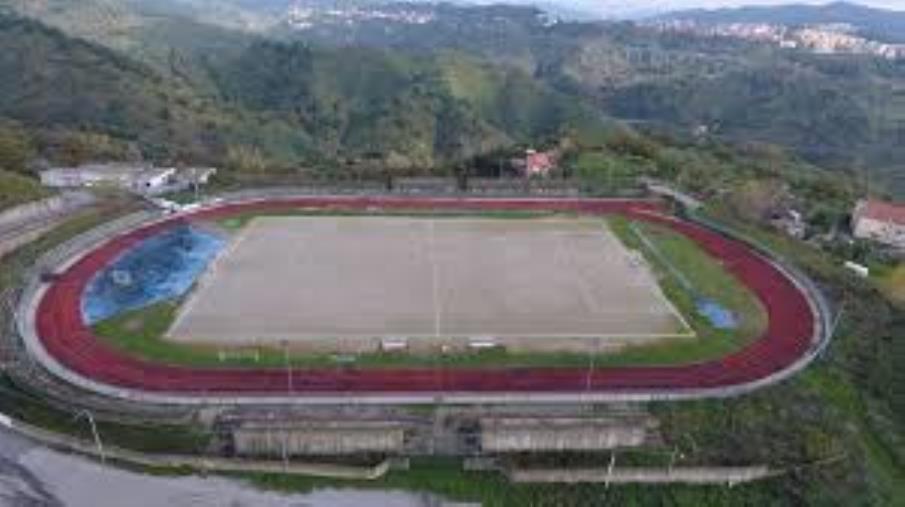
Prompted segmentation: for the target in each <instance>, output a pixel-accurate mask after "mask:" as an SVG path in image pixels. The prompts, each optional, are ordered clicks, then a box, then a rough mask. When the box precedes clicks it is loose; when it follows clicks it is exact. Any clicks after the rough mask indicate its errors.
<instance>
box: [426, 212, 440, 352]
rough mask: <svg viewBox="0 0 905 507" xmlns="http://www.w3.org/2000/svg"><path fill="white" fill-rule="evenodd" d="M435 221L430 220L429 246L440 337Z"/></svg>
mask: <svg viewBox="0 0 905 507" xmlns="http://www.w3.org/2000/svg"><path fill="white" fill-rule="evenodd" d="M434 223H435V222H434V221H433V220H431V221H429V222H428V224H430V227H429V231H430V232H429V235H428V238H429V239H428V248H429V251H430V253H429V256H430V263H431V289H432V292H433V300H434V337H435V338H439V337H440V301H439V297H438V295H437V290H438V289H437V259H436V255H435V249H436V245H435V242H434V236H435V233H434Z"/></svg>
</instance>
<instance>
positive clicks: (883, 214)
mask: <svg viewBox="0 0 905 507" xmlns="http://www.w3.org/2000/svg"><path fill="white" fill-rule="evenodd" d="M852 234H853V235H854V236H855V237H856V238H859V239H868V240H871V241H876V242H878V243H883V244H885V245H889V246H893V247H896V248H902V249H905V205H903V204H895V203H890V202H884V201H877V200H872V199H865V200H862V201H859V202H858V204H857V205H855V209H854V211H853V212H852Z"/></svg>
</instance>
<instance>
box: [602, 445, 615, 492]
mask: <svg viewBox="0 0 905 507" xmlns="http://www.w3.org/2000/svg"><path fill="white" fill-rule="evenodd" d="M615 468H616V453H615V452H610V464H609V466H607V467H606V480H605V481H604V483H603V486H604V487H605V488H606V489H609V488H610V479H611V478H612V477H613V469H615Z"/></svg>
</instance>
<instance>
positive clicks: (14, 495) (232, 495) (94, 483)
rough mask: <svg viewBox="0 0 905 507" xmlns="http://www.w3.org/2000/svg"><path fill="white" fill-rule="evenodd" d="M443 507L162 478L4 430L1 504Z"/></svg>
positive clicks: (427, 501)
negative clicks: (38, 442)
mask: <svg viewBox="0 0 905 507" xmlns="http://www.w3.org/2000/svg"><path fill="white" fill-rule="evenodd" d="M124 505H128V506H129V507H181V506H186V507H188V506H192V507H207V506H211V507H215V506H216V507H221V506H225V505H228V506H231V507H243V506H255V507H259V506H260V507H289V506H292V507H354V506H359V505H380V506H386V507H429V506H430V507H439V506H440V505H442V502H441V501H439V500H438V499H436V498H434V497H431V496H429V495H424V494H416V493H408V492H403V491H378V490H335V489H324V490H318V491H315V492H312V493H306V494H292V495H288V494H281V493H275V492H266V491H260V490H258V489H255V488H254V487H252V486H250V485H248V484H244V483H243V482H241V481H238V480H232V479H224V478H219V477H199V476H180V477H162V476H156V475H155V476H152V475H145V474H140V473H137V472H132V471H126V470H120V469H118V468H114V467H111V466H104V465H101V464H100V463H97V462H95V461H92V460H90V459H88V458H83V457H81V456H75V455H69V454H65V453H61V452H57V451H54V450H50V449H47V448H44V447H41V446H39V445H37V444H35V443H33V442H31V441H30V440H27V439H25V438H24V437H21V436H19V435H17V434H15V433H13V432H11V431H9V430H6V429H0V506H2V507H106V506H111V507H116V506H124Z"/></svg>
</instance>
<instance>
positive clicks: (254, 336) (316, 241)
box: [18, 196, 830, 405]
mask: <svg viewBox="0 0 905 507" xmlns="http://www.w3.org/2000/svg"><path fill="white" fill-rule="evenodd" d="M645 231H646V232H645ZM658 234H662V235H670V236H669V238H673V239H671V240H672V241H684V242H688V243H690V244H693V246H694V248H695V249H697V250H698V251H700V252H702V255H706V256H707V257H708V258H710V259H711V260H712V261H713V264H714V266H718V269H719V270H722V271H724V272H725V276H729V277H731V279H732V280H734V281H735V282H734V283H737V284H738V285H739V287H740V288H739V291H740V292H744V293H745V294H747V295H748V296H749V297H750V298H753V299H751V300H750V301H749V300H744V299H742V300H740V301H741V302H740V303H738V304H739V305H742V306H749V307H751V308H752V309H753V308H755V307H756V312H754V313H755V315H759V314H761V313H762V317H752V319H754V320H757V319H761V320H762V322H759V323H758V322H755V323H753V324H751V326H750V329H749V330H748V331H749V334H751V336H750V337H748V338H747V339H744V340H738V341H736V342H734V343H733V344H732V345H731V346H729V345H727V346H722V345H720V346H717V342H714V343H711V344H709V345H708V343H707V342H708V341H713V340H717V338H714V337H713V336H730V335H732V333H730V332H728V331H725V332H724V331H721V330H720V329H719V328H721V327H723V326H724V325H727V323H728V326H730V327H731V326H732V325H733V320H734V319H744V318H746V317H744V316H743V315H740V312H741V311H740V310H738V308H735V309H730V310H731V311H729V310H727V309H726V308H722V307H721V305H722V304H726V303H724V302H720V301H713V300H710V299H708V298H704V297H698V296H699V295H698V294H696V292H698V290H697V289H696V287H698V286H699V284H700V283H702V282H700V281H699V280H697V279H696V277H695V276H690V275H689V274H688V272H687V271H686V270H684V269H683V268H682V267H681V266H680V264H681V259H678V260H676V261H671V260H669V259H668V258H667V257H668V255H664V254H663V253H662V252H660V251H659V249H658V247H657V246H656V245H654V244H653V243H654V241H653V240H652V238H653V237H654V236H656V235H658ZM89 235H90V237H89V238H84V237H83V238H81V239H80V240H79V241H75V242H72V245H75V246H72V245H70V247H69V248H64V249H61V250H60V252H57V253H56V255H55V256H51V259H50V260H46V261H45V263H44V264H43V265H42V266H43V272H42V273H41V275H40V276H36V277H35V279H34V280H33V281H32V283H31V285H30V287H28V288H27V289H26V291H25V295H24V296H23V297H22V298H21V303H20V307H19V310H18V312H19V319H18V322H19V326H20V335H21V336H22V339H23V341H24V345H25V347H26V349H27V351H28V353H29V354H30V355H31V356H32V357H34V358H36V359H37V360H38V362H39V363H40V364H41V366H42V367H43V368H45V369H46V370H47V371H49V372H50V373H51V374H52V375H54V376H55V377H57V378H58V379H61V380H63V381H64V382H66V383H68V384H71V385H74V386H77V387H78V388H80V389H85V390H88V391H90V392H92V393H95V394H98V395H102V396H106V397H112V398H116V399H122V400H129V401H131V402H138V403H147V404H168V405H173V404H176V405H206V404H237V403H241V404H275V403H280V404H282V403H302V404H318V403H323V404H335V403H363V404H369V403H413V404H418V403H431V404H433V403H439V402H449V403H482V402H487V403H508V402H514V403H517V402H533V401H551V402H557V401H565V402H575V401H601V402H606V401H644V400H668V399H688V398H700V397H721V396H731V395H736V394H740V393H744V392H748V391H751V390H753V389H756V388H758V387H761V386H763V385H767V384H770V383H773V382H775V381H778V380H780V379H782V378H785V377H787V376H789V375H790V374H792V373H794V372H796V371H798V370H800V369H801V368H803V367H804V366H806V365H807V364H808V362H809V361H810V360H811V359H813V358H814V357H815V356H816V354H818V353H819V351H820V350H821V348H822V347H823V346H824V344H825V343H826V340H827V338H828V336H827V335H828V331H829V327H830V325H829V322H828V315H829V312H828V311H827V310H826V309H825V308H824V305H823V304H822V303H821V299H820V297H819V292H818V291H817V290H816V289H815V288H813V287H812V286H811V285H810V283H809V282H808V280H807V279H806V278H804V277H802V276H801V275H798V274H797V273H793V272H791V271H790V270H789V269H788V268H786V267H784V266H783V265H782V264H781V263H779V262H778V261H776V260H775V259H773V258H771V257H770V256H769V254H767V253H766V252H763V251H760V250H759V249H758V248H756V247H755V246H753V245H752V244H751V243H749V242H746V241H743V240H741V239H738V238H736V237H734V236H733V235H732V234H731V233H729V232H727V231H722V230H717V229H715V228H714V227H712V226H710V225H707V224H704V223H700V222H698V221H696V220H692V219H687V218H682V217H680V216H677V215H674V214H672V213H671V212H670V211H669V209H668V207H667V205H666V204H665V203H664V202H661V201H657V200H645V199H636V200H621V199H590V198H582V199H578V198H519V199H511V198H492V199H491V198H459V197H455V198H453V197H418V196H414V197H413V196H368V197H361V196H345V197H343V196H329V197H325V196H275V197H267V198H233V199H229V198H227V199H224V200H218V201H214V202H211V203H209V204H206V205H204V206H202V207H198V208H195V209H190V210H186V211H183V212H180V213H174V214H170V215H166V216H164V217H157V218H154V219H151V220H143V221H138V222H134V221H133V222H128V221H127V222H126V223H123V224H115V225H111V226H110V227H109V228H107V229H105V230H102V231H93V233H92V234H89ZM174 245H175V246H174ZM161 248H163V250H160V249H161ZM167 248H170V249H171V250H167ZM172 248H177V249H180V248H181V249H182V251H185V252H188V254H186V255H184V256H183V257H180V259H181V260H179V261H178V262H177V261H174V260H173V259H174V256H173V255H160V254H159V253H158V254H154V252H155V251H158V252H160V251H163V252H172V251H173V250H172ZM155 249H156V250H155ZM155 259H156V260H155ZM655 265H656V266H655ZM714 269H717V268H714ZM718 282H719V283H718V285H720V284H722V285H727V283H728V282H726V281H725V280H722V281H719V280H718ZM702 301H703V302H706V303H709V304H710V306H711V310H713V308H712V307H713V306H715V307H716V311H710V313H709V314H708V313H707V311H706V308H705V305H702V304H701V302H702ZM752 301H753V302H752ZM752 311H753V310H752ZM758 312H759V313H758ZM721 313H722V317H721V316H720V315H721ZM705 318H710V319H711V320H710V321H707V320H706V319H705ZM721 319H722V321H723V322H722V323H721V322H720V321H721ZM702 322H704V324H701V323H702ZM150 328H153V329H152V330H150V331H149V329H150ZM704 328H707V329H709V330H710V331H709V332H708V333H709V334H708V333H702V329H704ZM152 331H153V332H152ZM145 335H153V337H151V338H147V337H146V336H145ZM710 335H713V336H710ZM142 336H145V338H141V337H142ZM136 337H138V338H136ZM702 343H703V344H704V345H701V344H702ZM695 347H697V348H698V349H701V350H704V352H701V353H687V352H686V351H687V350H695ZM670 351H677V352H676V353H675V354H672V356H671V357H669V358H667V359H664V357H666V356H667V354H669V353H670ZM620 354H622V355H620ZM626 354H627V355H628V356H629V357H634V358H635V359H625V358H624V357H623V356H625V355H626ZM614 358H615V359H614Z"/></svg>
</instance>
